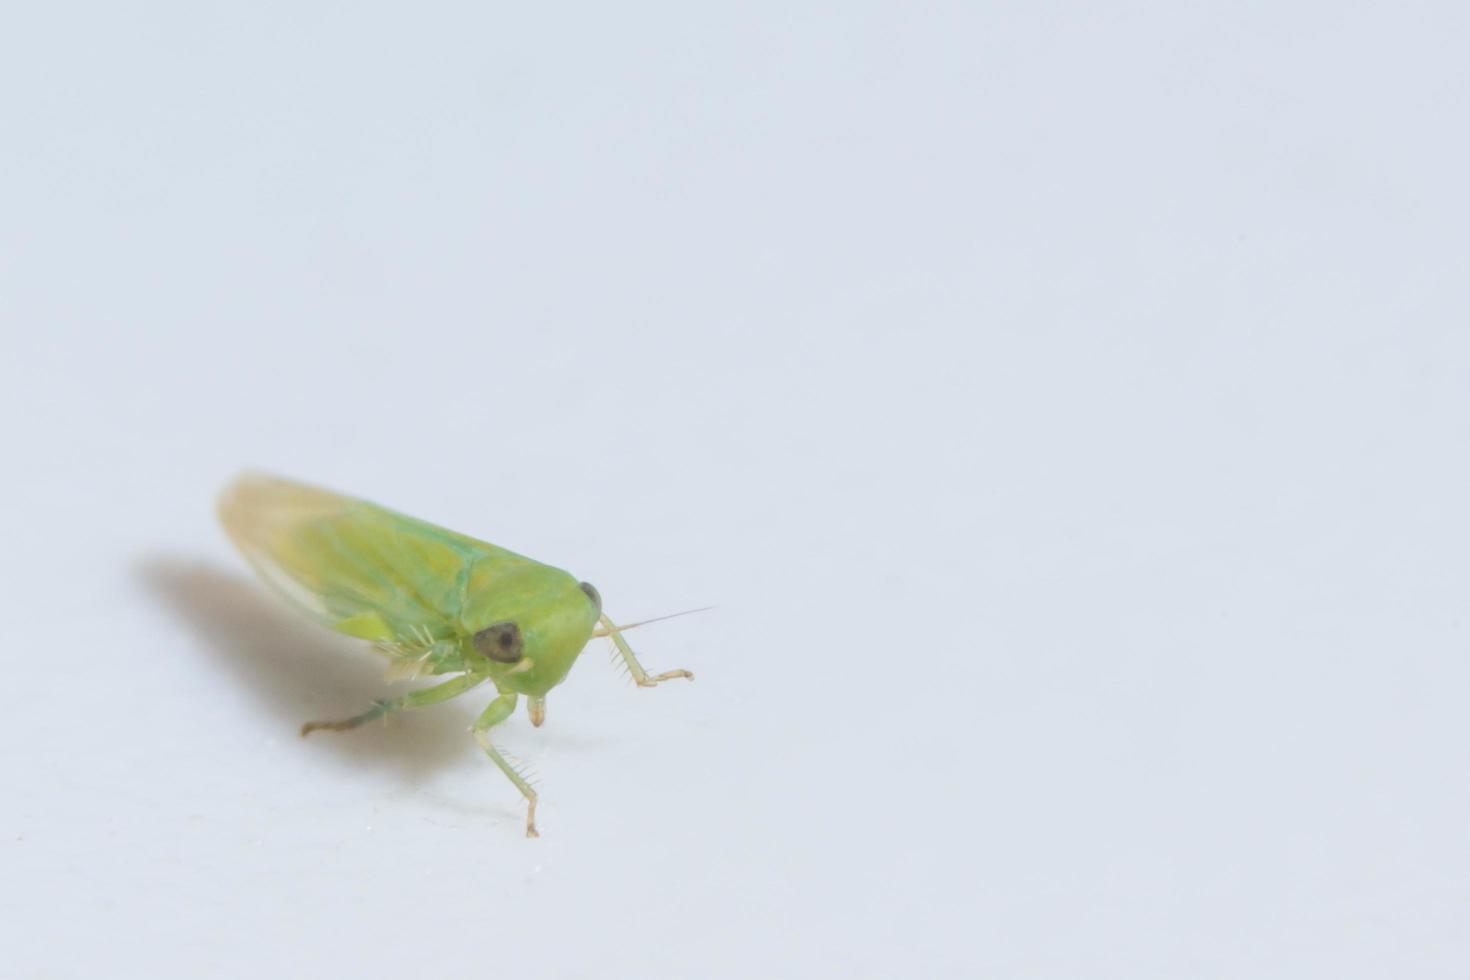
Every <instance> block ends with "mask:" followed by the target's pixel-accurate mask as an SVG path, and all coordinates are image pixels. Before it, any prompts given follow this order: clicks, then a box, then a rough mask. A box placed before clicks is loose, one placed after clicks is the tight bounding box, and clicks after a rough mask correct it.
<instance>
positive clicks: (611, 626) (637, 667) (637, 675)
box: [599, 614, 694, 687]
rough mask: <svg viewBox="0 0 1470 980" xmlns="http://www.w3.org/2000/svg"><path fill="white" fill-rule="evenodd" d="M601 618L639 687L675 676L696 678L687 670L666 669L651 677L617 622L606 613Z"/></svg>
mask: <svg viewBox="0 0 1470 980" xmlns="http://www.w3.org/2000/svg"><path fill="white" fill-rule="evenodd" d="M599 619H600V621H601V623H602V626H603V629H605V630H607V635H608V636H609V637H610V638H611V639H612V641H613V645H614V646H616V647H617V648H618V653H620V654H622V655H623V663H625V664H627V665H628V672H629V673H630V674H632V675H633V680H635V681H636V682H637V683H638V686H639V687H656V686H658V683H659V682H660V681H667V680H672V679H673V678H675V677H687V678H689V679H690V680H691V681H692V680H694V675H693V674H691V673H690V672H689V671H687V670H666V671H664V672H663V673H662V674H655V675H654V676H653V677H649V676H648V671H646V670H644V669H643V665H642V664H640V663H639V662H638V658H637V656H635V655H634V653H633V648H632V647H630V646H628V641H627V640H625V639H623V634H622V633H621V632H620V631H619V630H618V627H617V624H615V623H614V622H613V621H612V620H610V619H608V618H607V615H606V614H603V615H602V616H601V617H599Z"/></svg>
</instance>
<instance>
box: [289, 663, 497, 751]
mask: <svg viewBox="0 0 1470 980" xmlns="http://www.w3.org/2000/svg"><path fill="white" fill-rule="evenodd" d="M484 680H485V678H483V677H476V676H475V675H473V674H465V675H464V676H462V677H456V678H454V679H453V680H449V681H445V682H444V683H443V684H436V685H435V686H433V687H426V688H423V689H421V690H418V691H410V692H408V693H407V694H405V695H404V696H403V697H401V698H394V699H393V700H391V701H375V702H373V706H372V707H371V708H369V709H367V710H366V711H364V712H363V713H362V714H360V715H353V716H352V717H351V718H344V719H343V720H342V721H308V722H307V723H306V724H304V725H302V726H301V737H302V738H305V737H306V736H308V735H310V734H311V733H312V732H314V731H318V730H325V731H329V732H345V731H347V730H348V729H351V728H356V727H357V726H358V725H363V724H366V723H367V722H370V721H372V720H373V719H374V718H382V717H383V716H385V715H389V714H392V713H393V712H395V711H402V710H403V709H404V708H422V707H424V706H425V705H430V704H438V703H439V702H441V701H448V700H449V699H450V698H452V697H457V696H458V695H461V694H463V693H464V692H465V691H468V690H469V689H470V688H472V687H475V686H476V685H478V684H481V683H483V682H484Z"/></svg>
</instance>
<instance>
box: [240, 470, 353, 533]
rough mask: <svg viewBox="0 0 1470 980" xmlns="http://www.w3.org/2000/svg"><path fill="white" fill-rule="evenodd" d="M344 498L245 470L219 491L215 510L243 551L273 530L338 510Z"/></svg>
mask: <svg viewBox="0 0 1470 980" xmlns="http://www.w3.org/2000/svg"><path fill="white" fill-rule="evenodd" d="M346 502H347V498H345V497H341V496H339V495H337V494H335V493H331V492H329V491H327V490H322V489H320V488H318V487H313V486H308V485H306V484H304V483H297V482H295V481H294V480H287V479H285V478H284V477H279V476H274V475H272V474H270V473H262V472H258V471H255V470H246V471H245V472H243V473H241V474H240V475H239V476H237V477H235V478H234V479H233V480H231V481H230V482H229V483H228V484H227V485H226V486H225V488H224V489H223V490H221V491H220V495H219V500H218V501H217V502H216V510H217V512H218V514H219V520H220V523H221V524H223V525H224V528H225V532H226V533H227V534H228V535H229V536H230V539H231V540H233V541H234V542H235V544H236V546H237V547H239V548H240V549H241V550H242V551H246V552H247V553H248V552H250V551H254V550H256V549H259V548H261V547H263V546H265V545H266V544H267V542H268V541H269V539H270V536H271V535H272V534H273V533H274V532H277V531H281V530H285V529H288V528H290V527H292V526H294V525H297V524H300V523H302V522H304V521H308V520H311V519H312V518H316V517H321V516H324V515H326V514H330V513H335V512H338V511H340V510H341V508H342V506H343V504H345V503H346Z"/></svg>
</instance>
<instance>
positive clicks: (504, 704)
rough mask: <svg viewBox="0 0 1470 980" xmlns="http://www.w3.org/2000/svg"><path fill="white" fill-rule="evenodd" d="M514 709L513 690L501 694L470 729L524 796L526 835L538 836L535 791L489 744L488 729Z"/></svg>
mask: <svg viewBox="0 0 1470 980" xmlns="http://www.w3.org/2000/svg"><path fill="white" fill-rule="evenodd" d="M515 710H516V695H515V694H514V693H513V692H512V693H506V694H502V695H500V697H498V698H496V699H495V700H494V701H491V702H490V707H488V708H486V709H485V713H484V714H482V715H480V717H479V718H478V719H476V720H475V724H474V726H473V727H472V728H471V729H470V731H472V732H474V733H475V740H476V741H477V742H479V743H480V748H482V749H484V750H485V754H486V755H488V756H489V757H490V761H491V762H493V763H495V765H496V766H497V767H499V769H500V771H501V772H503V773H505V778H506V779H509V780H510V781H511V782H512V783H514V784H515V787H516V789H518V790H520V791H521V795H522V796H524V797H525V798H526V836H527V837H540V836H541V835H540V834H538V833H536V791H535V790H534V789H532V788H531V784H530V783H528V782H526V779H525V777H524V776H522V775H521V774H520V773H519V772H517V771H516V768H515V766H513V765H511V764H510V763H509V762H506V761H505V756H503V755H501V754H500V753H499V752H498V751H497V750H496V748H495V746H493V745H491V744H490V729H491V728H493V727H495V726H496V725H498V724H500V723H501V722H502V721H505V719H507V718H509V717H510V716H511V714H512V713H513V712H514V711H515Z"/></svg>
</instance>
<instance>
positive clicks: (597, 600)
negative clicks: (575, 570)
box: [577, 582, 602, 616]
mask: <svg viewBox="0 0 1470 980" xmlns="http://www.w3.org/2000/svg"><path fill="white" fill-rule="evenodd" d="M577 588H579V589H581V590H582V591H583V592H585V593H587V598H589V599H591V600H592V608H593V609H596V610H597V615H599V616H601V615H602V596H600V595H598V594H597V590H596V589H594V588H593V587H592V583H590V582H578V583H577Z"/></svg>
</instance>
